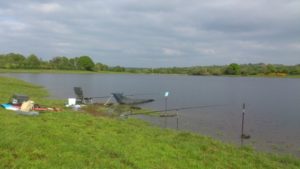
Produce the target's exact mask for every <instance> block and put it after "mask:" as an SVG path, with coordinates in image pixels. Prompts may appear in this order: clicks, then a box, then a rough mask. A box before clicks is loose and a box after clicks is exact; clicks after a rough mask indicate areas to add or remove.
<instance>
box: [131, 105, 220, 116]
mask: <svg viewBox="0 0 300 169" xmlns="http://www.w3.org/2000/svg"><path fill="white" fill-rule="evenodd" d="M222 106H226V105H202V106H189V107H179V108H172V109H163V110H154V111H149V112H143V113H132V114H130V115H139V114H152V113H159V112H169V111H178V110H188V109H200V108H207V107H222Z"/></svg>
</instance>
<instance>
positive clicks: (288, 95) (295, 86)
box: [2, 73, 300, 156]
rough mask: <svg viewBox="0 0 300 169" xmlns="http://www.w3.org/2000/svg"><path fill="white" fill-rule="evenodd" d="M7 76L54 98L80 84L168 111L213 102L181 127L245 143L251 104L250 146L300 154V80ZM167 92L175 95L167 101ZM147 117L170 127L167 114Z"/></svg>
mask: <svg viewBox="0 0 300 169" xmlns="http://www.w3.org/2000/svg"><path fill="white" fill-rule="evenodd" d="M2 75H5V76H9V77H16V78H19V79H23V80H25V81H28V82H31V83H35V84H39V85H43V86H45V87H46V88H47V89H48V90H49V92H50V94H51V97H53V98H60V99H66V98H68V97H74V92H73V87H74V86H80V87H82V88H83V91H84V94H85V96H107V95H110V94H111V93H112V92H122V93H124V94H125V95H126V94H128V95H130V94H132V95H135V96H134V97H137V98H153V99H155V102H152V103H148V104H144V105H142V107H146V108H152V109H154V110H164V108H165V104H166V103H167V108H168V109H172V108H181V107H190V106H192V107H193V106H202V105H203V106H206V105H211V106H210V107H204V108H198V109H186V110H179V129H180V130H188V131H193V132H198V133H201V134H203V135H208V136H211V137H214V138H217V139H219V140H222V141H225V142H229V143H234V144H240V134H241V119H242V104H243V103H245V104H246V113H245V128H244V131H245V133H246V134H249V135H251V138H250V139H248V140H245V141H244V143H245V144H250V145H253V146H254V147H255V148H256V149H259V150H263V151H272V152H279V153H291V154H294V155H296V156H300V79H289V78H246V77H240V78H239V77H203V76H184V75H126V74H27V73H20V74H15V73H11V74H8V73H6V74H2ZM166 91H169V93H170V94H169V96H168V98H167V102H166V100H165V98H164V93H165V92H166ZM99 101H105V100H99ZM213 105H218V106H213ZM141 118H143V119H144V120H147V121H150V122H152V123H154V124H156V125H159V126H161V127H164V126H165V121H164V120H165V119H164V118H159V117H146V116H144V117H141ZM167 127H169V128H176V118H174V117H173V118H171V117H170V118H167Z"/></svg>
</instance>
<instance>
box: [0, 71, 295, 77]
mask: <svg viewBox="0 0 300 169" xmlns="http://www.w3.org/2000/svg"><path fill="white" fill-rule="evenodd" d="M2 73H32V74H43V73H49V74H124V75H125V74H128V75H135V74H143V75H180V76H200V77H233V78H239V77H248V78H250V77H253V78H280V79H282V78H290V79H298V78H300V75H285V76H279V75H275V74H272V75H264V74H258V75H190V74H184V73H182V74H180V73H178V74H174V73H133V72H114V71H84V70H57V69H0V74H2Z"/></svg>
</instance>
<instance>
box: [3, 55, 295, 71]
mask: <svg viewBox="0 0 300 169" xmlns="http://www.w3.org/2000/svg"><path fill="white" fill-rule="evenodd" d="M0 68H2V69H56V70H87V71H112V72H129V73H160V74H189V75H215V76H218V75H242V76H248V75H274V76H285V75H300V64H298V65H293V66H287V65H280V64H276V65H274V64H264V63H258V64H240V65H239V64H236V63H232V64H230V65H224V66H194V67H171V68H125V67H121V66H114V67H110V66H108V65H106V64H103V63H94V61H93V60H92V59H91V57H89V56H80V57H74V58H69V57H66V56H57V57H54V58H52V59H50V60H48V61H45V60H42V59H41V58H39V57H38V56H36V55H34V54H31V55H29V56H23V55H22V54H16V53H9V54H0Z"/></svg>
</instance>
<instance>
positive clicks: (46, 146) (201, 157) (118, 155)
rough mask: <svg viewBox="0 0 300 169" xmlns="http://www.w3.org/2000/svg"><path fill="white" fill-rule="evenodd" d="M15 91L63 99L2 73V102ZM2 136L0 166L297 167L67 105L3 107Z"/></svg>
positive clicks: (294, 162) (287, 159)
mask: <svg viewBox="0 0 300 169" xmlns="http://www.w3.org/2000/svg"><path fill="white" fill-rule="evenodd" d="M15 92H17V93H23V94H28V95H29V96H31V97H32V99H33V100H34V101H36V102H37V103H40V102H41V103H43V104H47V105H53V104H55V105H59V104H61V105H62V104H63V101H60V100H58V101H55V100H47V99H45V96H47V91H45V89H44V88H42V87H40V86H35V85H32V84H28V83H25V82H23V81H20V80H16V79H11V78H6V77H0V96H1V97H0V101H1V102H7V100H8V97H10V95H11V94H12V93H15ZM0 136H1V139H0V168H39V169H40V168H72V169H73V168H112V169H114V168H133V169H135V168H141V169H144V168H150V169H151V168H157V169H171V168H172V169H173V168H187V169H191V168H213V169H222V168H224V169H231V168H232V169H236V168H249V169H251V168H275V169H276V168H278V169H281V168H289V169H293V168H300V160H299V159H297V158H295V157H291V156H279V155H274V154H264V153H260V152H256V151H254V150H253V149H252V148H249V147H244V148H238V147H235V146H233V145H229V144H224V143H221V142H219V141H216V140H214V139H212V138H210V137H205V136H201V135H197V134H193V133H189V132H176V131H173V130H166V129H161V128H157V127H153V126H152V125H150V124H148V123H146V122H143V121H141V120H137V119H127V120H121V119H119V118H111V117H103V116H96V117H95V116H92V115H90V114H88V113H84V112H74V111H71V110H68V109H65V110H63V111H61V112H44V113H41V114H40V115H39V116H36V117H29V116H21V115H16V114H15V112H13V111H7V110H4V109H2V108H1V109H0Z"/></svg>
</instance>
